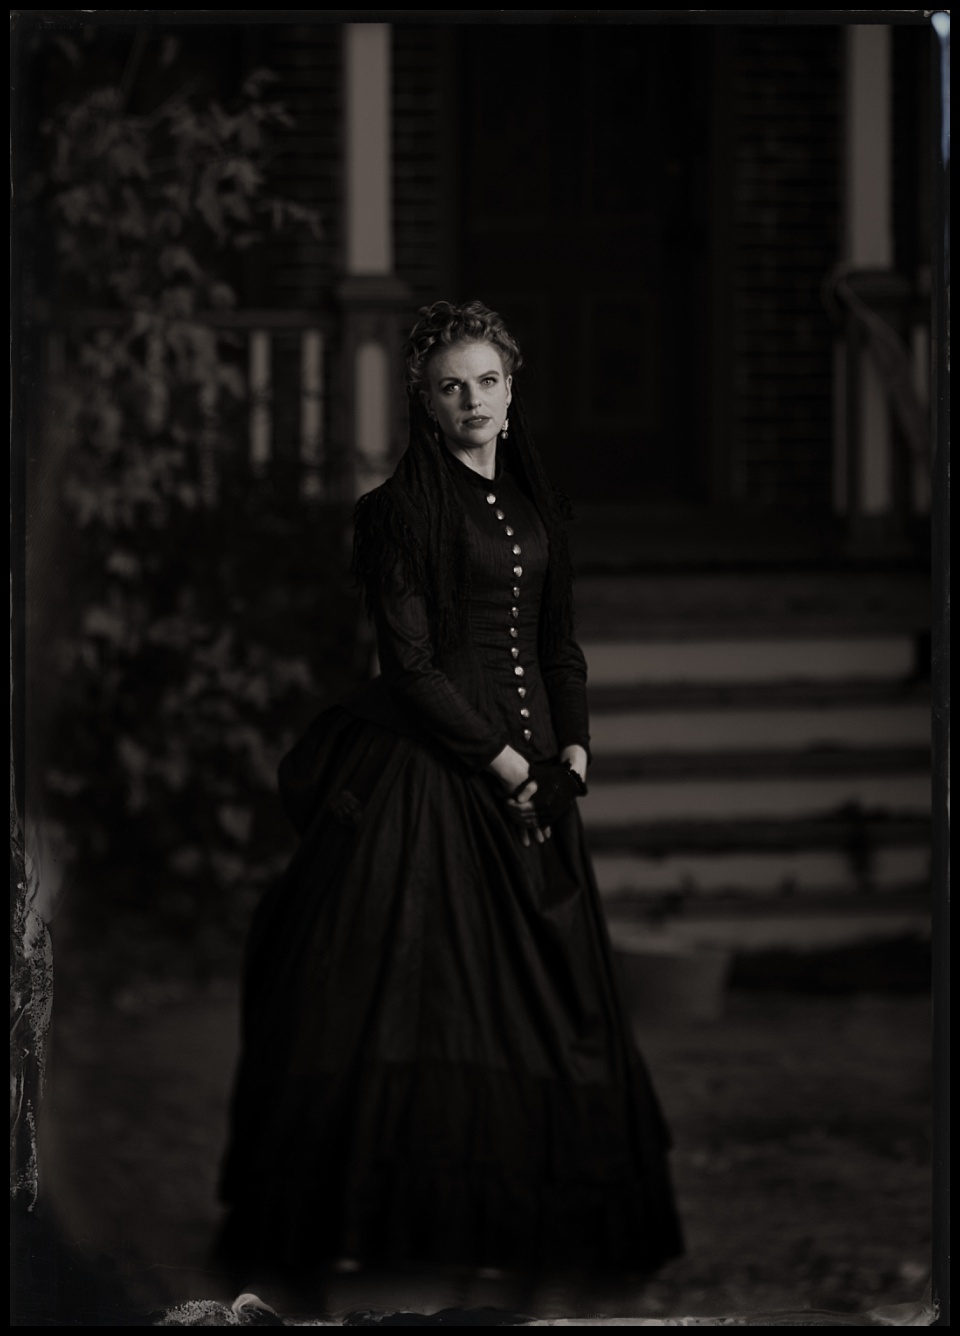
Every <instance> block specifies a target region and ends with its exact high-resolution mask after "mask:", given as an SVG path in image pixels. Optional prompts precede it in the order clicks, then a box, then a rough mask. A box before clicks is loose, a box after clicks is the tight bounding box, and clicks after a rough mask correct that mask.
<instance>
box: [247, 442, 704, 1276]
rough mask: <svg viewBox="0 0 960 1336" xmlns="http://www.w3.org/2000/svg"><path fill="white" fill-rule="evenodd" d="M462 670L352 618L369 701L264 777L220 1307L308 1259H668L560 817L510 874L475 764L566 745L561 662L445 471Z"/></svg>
mask: <svg viewBox="0 0 960 1336" xmlns="http://www.w3.org/2000/svg"><path fill="white" fill-rule="evenodd" d="M445 454H446V457H447V460H448V463H449V467H450V469H451V472H452V476H453V478H454V480H455V483H456V487H457V491H458V493H459V495H460V497H461V499H462V502H463V505H464V507H465V510H466V513H467V526H468V533H469V541H470V550H471V576H470V580H471V584H470V602H469V614H468V615H469V627H470V637H469V644H468V645H467V646H466V647H464V648H460V649H458V650H456V651H454V652H453V653H451V654H450V655H449V656H448V657H446V658H445V659H443V660H442V661H440V662H439V663H438V662H437V661H435V657H434V654H433V650H432V647H431V644H430V638H429V634H428V627H427V617H426V612H425V608H424V604H423V600H422V599H421V598H419V597H416V596H413V595H411V594H409V593H405V592H403V590H401V589H398V590H397V591H396V592H395V593H394V594H392V595H385V596H384V598H383V601H382V605H381V607H380V608H379V612H378V616H377V619H376V620H377V635H378V646H379V654H380V665H381V674H382V675H381V677H380V678H379V679H378V680H377V683H376V684H375V686H374V688H373V689H372V690H369V691H365V692H364V693H361V694H360V695H359V696H358V697H357V698H355V699H354V700H353V701H348V702H347V703H346V704H345V705H343V706H335V707H333V708H332V709H329V710H327V711H326V712H325V713H324V714H322V715H321V716H320V717H319V719H317V720H316V721H315V723H314V724H313V725H312V726H311V729H310V730H309V731H308V733H307V734H306V736H305V737H304V738H303V740H302V741H301V742H300V743H299V744H298V746H297V748H295V749H294V752H293V753H291V755H290V756H289V757H287V758H286V759H285V761H284V763H283V764H282V766H281V775H280V780H281V792H282V794H283V797H284V800H285V802H286V804H287V808H288V810H289V811H290V813H291V815H292V816H293V819H294V820H295V822H296V824H297V825H298V827H299V829H300V831H301V836H302V839H301V843H300V846H299V849H298V852H297V854H296V855H295V857H294V858H293V861H292V863H291V865H290V867H289V868H288V870H287V872H286V874H285V875H284V877H283V878H282V879H281V880H280V882H279V884H278V885H277V886H276V887H275V888H274V889H273V890H271V891H270V892H269V893H268V894H267V895H266V897H265V898H264V900H263V901H262V902H261V904H260V906H259V908H258V909H257V911H256V914H255V917H254V921H253V924H252V929H251V933H250V939H249V946H248V955H247V962H246V970H245V981H244V1011H243V1054H242V1059H241V1063H240V1068H239V1073H238V1077H237V1082H236V1088H235V1094H234V1103H233V1111H232V1125H231V1141H230V1146H229V1149H228V1154H227V1157H226V1161H225V1165H224V1173H223V1179H222V1195H223V1198H224V1200H225V1201H226V1202H227V1203H228V1204H229V1206H230V1210H229V1212H228V1216H227V1219H226V1223H225V1226H224V1229H223V1233H222V1236H221V1256H222V1257H224V1258H226V1259H227V1260H228V1261H229V1264H230V1266H231V1269H232V1270H233V1272H234V1274H235V1276H236V1278H237V1280H238V1281H239V1283H249V1282H250V1281H251V1280H252V1279H253V1278H254V1277H257V1278H259V1277H261V1276H264V1275H270V1274H272V1273H275V1274H278V1275H281V1276H286V1277H288V1278H289V1277H296V1276H298V1275H303V1276H309V1275H311V1274H317V1273H318V1272H319V1271H320V1270H321V1269H322V1268H323V1266H324V1264H327V1263H329V1262H330V1261H331V1260H332V1259H337V1258H344V1257H348V1258H352V1259H357V1260H359V1261H360V1262H361V1263H363V1264H365V1265H368V1266H370V1265H377V1264H388V1263H389V1264H393V1263H404V1262H411V1263H438V1264H446V1263H451V1264H467V1265H476V1266H494V1267H501V1268H516V1269H521V1270H526V1269H530V1270H536V1271H546V1272H549V1271H555V1270H558V1269H561V1268H569V1267H576V1268H577V1269H578V1270H583V1269H587V1270H595V1271H598V1272H614V1273H616V1272H621V1273H634V1274H635V1273H640V1272H644V1271H648V1270H650V1269H652V1268H653V1267H655V1266H656V1265H657V1264H659V1263H661V1262H662V1261H664V1260H665V1259H667V1258H669V1257H672V1256H675V1255H676V1254H678V1253H679V1252H680V1251H681V1250H682V1244H681V1241H680V1230H679V1226H678V1222H677V1217H676V1214H675V1210H674V1204H673V1196H672V1192H671V1187H670V1182H669V1177H668V1172H667V1167H666V1149H667V1146H668V1133H667V1130H666V1127H665V1125H664V1122H663V1118H662V1115H661V1112H660V1109H659V1107H658V1104H657V1100H656V1096H655V1094H654V1092H653V1090H652V1088H651V1085H650V1082H649V1079H648V1077H647V1074H646V1071H645V1068H644V1066H643V1063H642V1061H641V1059H640V1058H639V1056H638V1054H637V1052H636V1049H635V1047H634V1042H633V1039H632V1035H631V1030H630V1025H629V1022H628V1018H627V1016H626V1014H625V1012H624V1008H623V1004H622V1002H621V1000H620V996H619V993H618V989H617V985H616V983H615V979H614V971H613V964H612V960H611V952H610V945H609V940H608V936H607V931H606V927H605V923H604V917H603V912H602V910H601V906H600V901H599V897H598V893H597V888H596V884H595V881H594V876H593V872H592V869H591V866H590V860H589V857H588V854H587V850H586V847H585V844H584V835H583V828H582V825H581V821H580V815H579V813H578V811H576V809H574V810H572V811H570V812H569V813H568V814H567V815H566V816H565V817H563V818H562V819H561V820H560V821H559V822H558V823H557V824H556V825H555V826H554V828H553V834H552V838H551V839H549V840H547V841H546V842H545V843H544V844H542V845H541V844H539V843H537V842H535V841H533V842H531V845H530V847H529V848H524V847H523V846H522V844H521V841H520V839H519V838H518V828H517V827H516V826H515V825H514V824H513V823H512V822H511V821H510V820H509V818H508V817H507V815H506V813H505V810H504V806H503V790H502V787H501V785H500V783H499V781H497V780H496V779H495V778H494V777H493V776H492V775H491V774H490V773H489V772H487V771H486V769H485V768H486V766H487V764H488V763H489V762H490V761H491V760H492V759H493V757H495V756H496V755H497V753H498V752H499V751H500V750H501V749H502V748H503V746H504V745H505V744H506V743H508V742H509V743H510V744H512V745H513V746H514V747H516V748H517V749H518V750H519V751H521V752H522V753H523V754H525V755H526V756H528V757H529V758H531V759H544V758H547V757H551V756H555V755H556V754H557V752H558V750H559V749H560V748H562V747H564V746H566V745H568V744H571V743H580V744H582V745H584V746H587V745H588V742H589V738H588V732H587V711H586V701H585V682H586V669H585V664H584V659H583V655H582V654H581V652H580V649H579V647H578V646H577V644H576V643H575V642H574V641H573V640H572V639H571V640H569V641H568V642H567V643H566V645H565V646H564V648H563V650H562V652H561V653H559V654H557V655H556V656H555V657H554V658H552V659H551V660H550V661H549V662H545V661H543V660H540V661H539V662H538V655H537V626H538V617H539V611H540V592H541V587H542V584H543V577H544V573H545V570H546V563H547V539H546V534H545V532H544V529H543V526H542V524H541V521H540V518H539V516H538V514H537V511H536V510H535V508H534V507H533V505H532V504H531V502H530V501H529V500H528V498H527V496H526V494H525V493H524V492H523V491H522V490H521V487H520V485H519V484H518V483H517V482H516V481H515V480H514V479H513V478H512V477H511V476H510V475H508V474H506V473H503V472H500V473H498V475H497V476H496V477H495V478H494V479H493V481H489V480H486V479H484V478H482V477H481V476H480V475H479V474H477V473H475V472H474V471H473V470H471V469H469V468H468V467H466V466H465V465H463V464H461V463H460V462H459V461H458V460H457V459H456V458H455V457H454V456H453V455H451V454H449V452H445Z"/></svg>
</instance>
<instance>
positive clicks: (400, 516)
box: [353, 301, 573, 652]
mask: <svg viewBox="0 0 960 1336" xmlns="http://www.w3.org/2000/svg"><path fill="white" fill-rule="evenodd" d="M418 316H419V318H418V320H417V322H416V324H415V325H414V326H413V329H412V330H411V331H410V335H409V338H408V339H407V345H406V382H407V396H408V408H409V417H410V435H409V444H408V447H407V450H406V452H405V453H404V455H403V458H402V459H401V460H400V462H399V464H398V465H397V468H396V471H395V472H394V474H393V477H392V478H390V479H389V480H388V481H387V482H386V483H384V484H383V485H382V486H381V487H377V488H375V489H374V490H373V491H372V492H368V493H367V495H366V496H362V497H361V498H360V500H359V501H358V502H357V507H356V512H355V526H354V557H353V569H354V574H355V576H356V578H357V580H358V581H359V582H360V583H361V585H362V586H363V588H364V591H365V593H366V598H367V605H368V607H369V608H370V609H371V611H372V610H373V609H374V608H375V607H376V604H377V601H378V598H379V595H380V591H381V590H382V589H383V588H384V586H385V585H386V584H388V583H389V582H390V581H391V580H393V579H395V578H396V576H397V573H398V572H399V574H400V576H401V578H402V580H403V581H404V583H405V584H406V585H407V586H408V587H409V588H410V589H412V590H414V591H416V592H418V593H421V594H423V595H424V597H425V598H426V601H427V606H428V609H429V612H430V615H431V621H432V624H433V631H434V636H435V641H436V645H437V648H438V649H439V650H441V651H443V650H444V649H446V648H448V647H450V646H451V645H454V644H456V643H457V642H458V641H459V640H460V639H461V638H462V636H463V634H464V631H465V628H466V609H467V604H468V602H469V595H470V575H469V559H468V550H469V549H468V543H467V534H466V517H465V514H464V510H463V506H462V503H461V501H460V498H459V495H458V493H457V489H456V486H455V484H454V482H453V479H452V477H451V472H450V467H449V464H448V462H447V459H446V457H445V456H446V446H444V445H443V444H442V443H441V442H440V441H439V440H438V438H437V436H436V434H435V424H434V423H432V422H431V420H430V417H429V415H428V413H427V409H426V405H425V404H424V401H423V391H424V390H425V389H426V385H427V367H428V365H429V363H430V359H431V357H432V356H433V355H434V354H435V353H437V352H439V351H440V350H441V349H443V348H450V347H453V346H454V345H456V344H460V343H488V344H490V345H491V346H492V347H494V348H496V350H497V352H498V353H499V355H500V359H501V361H502V363H503V370H504V374H505V375H508V376H512V375H513V374H514V373H515V372H516V371H517V370H518V369H519V367H520V366H522V364H523V358H522V356H521V353H520V347H519V345H518V343H517V341H516V339H515V338H514V337H513V335H512V334H511V333H510V331H509V330H508V329H507V327H506V325H505V324H504V322H503V319H502V318H501V317H500V316H499V315H498V314H497V312H496V311H491V310H490V308H489V307H487V306H484V305H483V303H482V302H478V301H473V302H467V303H465V304H464V305H462V306H455V305H453V304H452V303H451V302H445V301H438V302H434V303H433V305H432V306H424V307H421V309H420V311H419V313H418ZM498 455H499V457H500V459H501V460H502V463H503V465H504V467H505V468H507V469H509V470H510V471H511V472H512V473H513V474H514V476H515V477H516V478H517V479H518V481H519V482H520V484H521V485H522V486H523V488H524V490H525V491H526V492H527V494H528V496H529V497H530V499H531V500H532V501H533V503H534V505H535V506H536V508H537V510H538V511H539V514H540V518H541V520H542V521H543V525H544V528H545V529H546V531H547V539H548V541H549V545H550V558H549V564H548V567H547V573H546V579H545V582H544V591H543V598H544V615H543V616H542V617H541V645H542V648H543V649H544V650H545V651H547V652H549V651H550V650H552V649H556V648H558V647H559V645H560V644H561V643H562V641H563V640H564V638H565V637H566V636H567V635H569V634H570V632H571V631H572V629H573V602H572V588H571V568H570V552H569V543H568V539H567V531H566V522H567V520H569V519H570V517H571V515H570V503H569V502H568V501H567V498H566V497H565V496H564V495H563V493H562V492H560V491H559V489H558V488H556V487H554V486H553V484H552V483H551V482H550V480H549V478H548V477H547V475H546V472H545V471H544V468H543V463H542V461H541V459H540V455H539V454H538V452H537V451H536V450H535V449H534V446H533V443H532V442H531V440H530V437H529V434H528V432H527V428H526V422H525V419H524V415H523V410H522V408H521V406H520V402H519V399H518V397H517V387H516V384H514V385H513V387H512V401H511V404H510V433H509V436H508V439H507V440H506V441H501V442H499V444H498Z"/></svg>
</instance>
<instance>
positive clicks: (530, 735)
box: [344, 451, 589, 770]
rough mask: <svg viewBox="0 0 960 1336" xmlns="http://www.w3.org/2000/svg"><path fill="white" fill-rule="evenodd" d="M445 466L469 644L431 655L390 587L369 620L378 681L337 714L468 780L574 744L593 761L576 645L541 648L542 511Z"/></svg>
mask: <svg viewBox="0 0 960 1336" xmlns="http://www.w3.org/2000/svg"><path fill="white" fill-rule="evenodd" d="M444 458H445V460H446V464H447V467H449V469H450V475H451V479H452V481H453V485H454V488H455V491H456V493H457V496H458V497H459V499H460V502H461V504H462V506H463V510H464V514H465V517H466V532H467V540H468V554H469V580H468V584H467V587H465V588H464V589H463V591H462V596H463V597H464V598H466V600H467V609H466V622H467V627H466V635H465V636H464V637H463V638H462V639H461V640H460V641H459V642H458V643H457V645H456V646H455V647H453V648H451V649H447V650H445V651H443V652H442V653H440V652H438V651H437V649H436V646H435V645H434V642H433V638H432V627H431V622H430V617H429V615H428V612H427V607H426V602H425V600H424V598H423V596H422V595H419V594H417V593H415V592H413V591H412V590H411V589H409V588H407V587H406V586H405V585H404V582H403V579H402V577H399V576H398V579H397V580H396V581H394V582H393V583H392V584H391V582H390V581H386V582H385V583H384V586H383V588H382V589H381V591H380V595H379V602H378V606H377V607H376V609H375V623H376V630H377V648H378V652H379V658H380V668H381V676H380V678H378V679H377V680H376V681H375V682H374V683H372V684H371V685H370V687H368V688H366V689H364V690H363V691H362V692H360V693H358V694H357V695H356V696H354V697H352V698H351V699H350V700H349V701H346V702H344V704H345V706H346V708H347V709H349V710H351V711H352V712H353V713H355V714H358V715H360V716H362V717H365V718H368V719H372V720H375V721H377V722H380V723H385V724H386V725H387V726H389V727H392V728H397V729H400V730H401V731H406V732H411V733H415V734H421V735H425V736H428V737H429V738H431V739H432V740H433V741H435V742H439V743H440V744H441V745H443V746H444V747H446V748H447V749H448V750H449V751H450V752H452V753H453V754H454V755H455V756H457V758H458V759H459V760H460V761H461V762H463V763H464V764H465V765H466V766H467V767H468V768H470V769H471V770H479V769H482V768H483V767H485V766H486V765H488V764H489V762H490V761H492V760H493V758H494V757H495V756H496V755H497V754H498V753H499V752H500V751H502V750H503V748H504V747H505V746H506V745H508V744H509V745H511V746H513V747H515V748H516V749H517V750H518V751H519V752H521V753H522V754H523V755H524V756H526V757H527V758H528V759H529V760H545V759H547V758H549V757H552V756H555V755H556V754H557V753H558V751H560V750H561V749H562V748H563V747H565V746H568V745H570V744H573V743H578V744H580V745H581V746H583V747H585V748H586V749H587V750H589V732H588V723H587V707H586V664H585V661H584V657H583V654H582V653H581V652H580V648H579V646H578V645H577V643H576V641H575V640H574V638H573V637H572V636H568V637H567V638H566V640H565V641H564V643H563V644H562V645H560V646H559V647H556V648H554V649H553V650H551V651H550V652H549V654H547V655H545V654H544V652H543V648H542V646H541V645H540V643H539V642H540V636H539V626H540V615H541V603H542V596H543V588H544V582H545V577H546V573H547V568H548V562H549V555H550V549H549V543H548V540H547V534H546V530H545V529H544V526H543V523H542V521H541V519H540V516H539V514H538V512H537V509H536V507H535V506H534V504H533V502H532V501H531V500H530V498H529V497H528V496H527V494H526V492H525V491H524V489H523V488H522V486H521V485H520V483H519V482H518V481H517V479H516V478H514V477H513V476H511V475H510V474H509V473H507V472H505V471H503V470H502V469H499V468H498V471H497V474H496V476H495V477H494V478H493V479H486V478H483V477H482V476H481V475H480V474H478V473H477V472H475V471H474V470H473V469H471V468H468V466H467V465H465V464H462V463H461V462H460V461H459V460H458V459H456V458H455V456H453V455H452V454H450V453H449V452H446V451H445V452H444ZM401 564H402V563H401Z"/></svg>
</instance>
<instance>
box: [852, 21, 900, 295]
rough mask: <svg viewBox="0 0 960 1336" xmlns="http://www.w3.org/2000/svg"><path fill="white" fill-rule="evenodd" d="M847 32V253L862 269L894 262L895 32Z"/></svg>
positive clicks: (878, 26)
mask: <svg viewBox="0 0 960 1336" xmlns="http://www.w3.org/2000/svg"><path fill="white" fill-rule="evenodd" d="M846 34H847V99H846V141H847V152H846V172H847V182H846V184H847V211H846V214H847V216H846V250H847V259H848V261H849V262H850V263H851V264H853V265H855V266H856V267H857V268H858V269H889V268H890V267H891V266H892V264H893V227H892V219H891V199H892V196H891V171H892V163H891V153H890V125H891V118H892V116H891V113H892V105H891V99H892V91H891V85H890V29H889V27H887V26H886V24H883V23H871V24H859V23H857V24H853V25H851V26H850V27H848V28H847V29H846Z"/></svg>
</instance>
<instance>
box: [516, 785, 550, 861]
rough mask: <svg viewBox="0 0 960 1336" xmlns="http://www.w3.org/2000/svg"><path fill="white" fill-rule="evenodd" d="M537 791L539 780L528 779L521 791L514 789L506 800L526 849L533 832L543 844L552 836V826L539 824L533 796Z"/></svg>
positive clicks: (538, 841) (536, 838)
mask: <svg viewBox="0 0 960 1336" xmlns="http://www.w3.org/2000/svg"><path fill="white" fill-rule="evenodd" d="M536 792H537V781H536V780H535V779H527V780H526V781H525V782H524V784H523V787H522V788H521V789H520V791H519V793H518V792H517V791H516V790H514V792H513V793H512V794H511V795H510V797H508V798H507V802H506V806H507V811H508V812H509V813H510V816H511V818H512V819H513V820H514V821H515V822H516V823H517V825H518V826H519V827H520V842H521V843H522V845H523V847H524V848H525V849H529V847H530V834H531V832H532V833H533V838H534V839H535V840H536V841H537V843H538V844H543V842H544V840H549V838H550V827H549V826H541V825H540V824H539V818H538V817H537V809H536V808H535V807H534V805H533V796H534V794H535V793H536Z"/></svg>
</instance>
